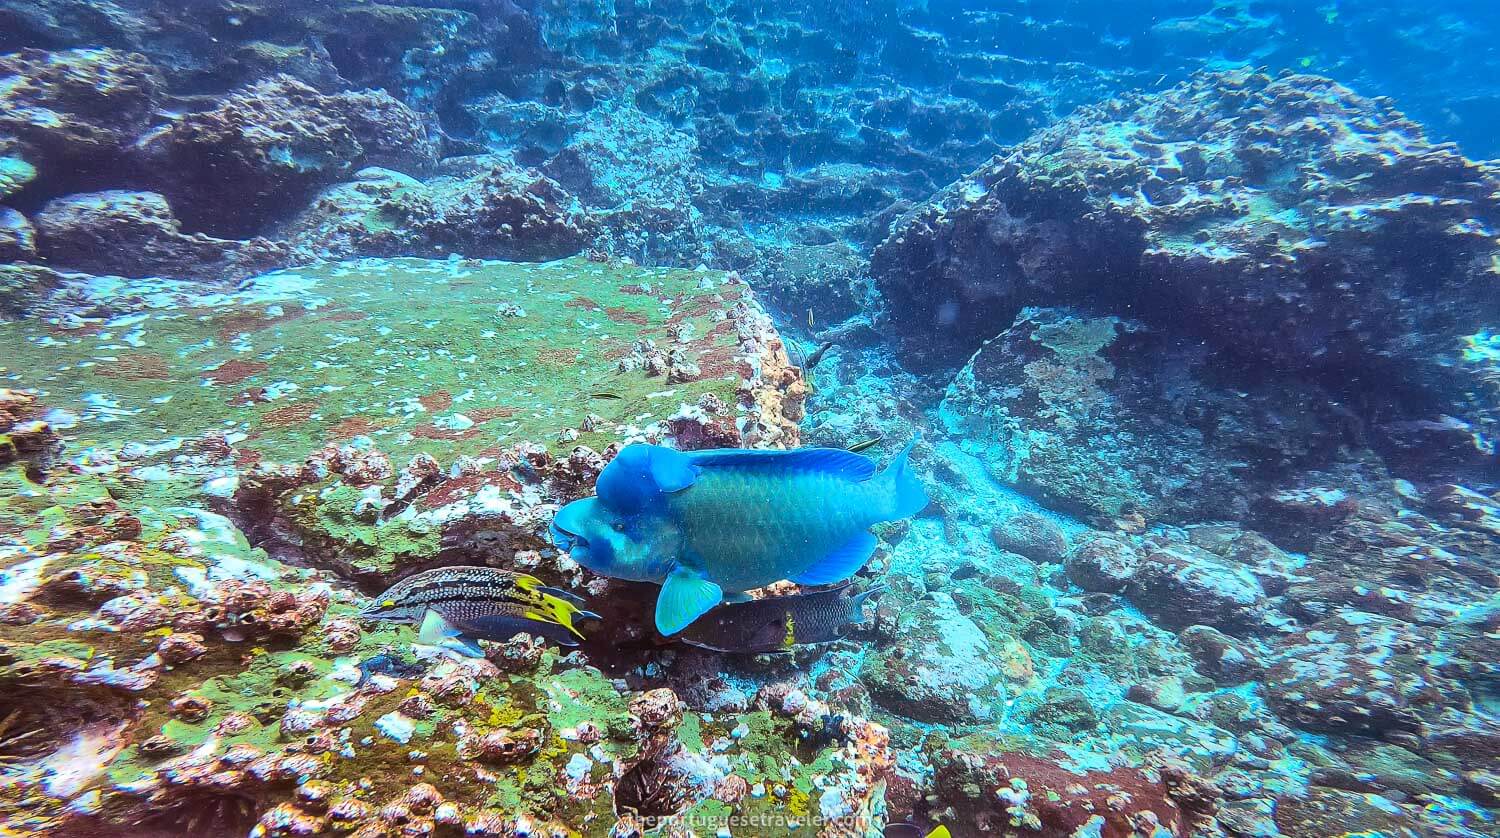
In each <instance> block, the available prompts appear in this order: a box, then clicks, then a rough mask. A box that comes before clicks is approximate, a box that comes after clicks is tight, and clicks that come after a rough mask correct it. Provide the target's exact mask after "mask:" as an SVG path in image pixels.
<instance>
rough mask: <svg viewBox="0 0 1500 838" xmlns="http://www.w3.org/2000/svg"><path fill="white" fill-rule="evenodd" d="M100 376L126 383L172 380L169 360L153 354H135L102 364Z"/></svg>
mask: <svg viewBox="0 0 1500 838" xmlns="http://www.w3.org/2000/svg"><path fill="white" fill-rule="evenodd" d="M99 374H100V375H102V376H104V377H105V378H119V379H123V380H125V381H168V380H170V379H171V378H172V370H171V368H169V367H168V366H167V360H166V359H165V358H163V357H162V356H160V355H157V354H155V353H152V352H135V353H131V354H129V355H121V356H120V357H119V358H117V359H115V360H114V361H106V362H102V363H101V364H100V365H99Z"/></svg>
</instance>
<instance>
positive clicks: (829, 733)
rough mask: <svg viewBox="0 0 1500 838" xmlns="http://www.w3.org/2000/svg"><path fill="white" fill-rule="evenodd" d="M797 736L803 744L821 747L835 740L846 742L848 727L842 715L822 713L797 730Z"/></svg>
mask: <svg viewBox="0 0 1500 838" xmlns="http://www.w3.org/2000/svg"><path fill="white" fill-rule="evenodd" d="M797 738H798V739H800V740H801V741H802V742H803V744H806V745H811V746H813V747H814V748H822V747H824V746H826V745H832V744H834V743H835V742H840V743H841V742H847V741H848V740H849V729H848V727H847V726H846V725H845V724H844V717H843V716H841V715H839V714H837V713H824V714H823V715H822V716H819V717H818V719H817V721H815V722H814V723H813V724H811V725H809V726H807V727H803V728H801V729H800V730H798V731H797Z"/></svg>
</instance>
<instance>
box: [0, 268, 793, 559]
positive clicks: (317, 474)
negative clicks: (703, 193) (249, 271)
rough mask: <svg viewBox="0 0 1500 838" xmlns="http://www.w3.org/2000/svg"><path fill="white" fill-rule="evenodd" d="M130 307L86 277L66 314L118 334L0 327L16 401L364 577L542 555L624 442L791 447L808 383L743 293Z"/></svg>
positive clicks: (86, 327) (456, 279) (298, 275)
mask: <svg viewBox="0 0 1500 838" xmlns="http://www.w3.org/2000/svg"><path fill="white" fill-rule="evenodd" d="M130 288H131V290H132V291H133V292H134V293H133V296H123V295H120V294H119V293H118V292H119V291H120V290H121V286H120V285H119V284H118V281H116V280H111V279H107V278H93V279H87V280H85V279H78V278H73V279H71V280H68V285H67V287H66V288H65V290H64V292H63V293H62V294H59V295H58V297H57V298H54V299H60V298H64V297H69V296H70V295H71V297H79V296H82V297H83V298H85V299H90V300H96V301H97V300H100V299H102V298H106V297H107V298H110V299H111V300H112V307H111V308H106V309H105V311H106V316H102V317H101V316H80V315H79V314H78V313H77V312H75V311H74V310H72V309H70V308H66V307H64V308H62V309H61V310H60V311H59V313H58V315H57V317H55V318H53V319H52V320H50V321H42V320H29V321H25V322H17V323H9V324H0V342H4V343H5V344H6V345H8V346H14V347H16V348H17V351H16V352H15V353H14V356H13V357H12V358H10V359H8V361H7V368H6V370H5V373H6V375H7V378H8V382H9V383H13V384H15V385H18V386H23V387H26V388H29V389H32V390H35V391H37V392H38V393H39V398H40V400H41V401H42V402H43V403H44V404H45V405H46V406H47V407H48V408H49V409H50V413H49V414H48V416H49V417H50V419H51V421H52V424H53V425H54V426H55V427H57V428H59V429H60V430H61V431H62V432H63V433H64V435H65V436H67V438H68V439H69V442H70V444H71V445H72V446H73V453H74V457H75V462H77V463H79V464H81V465H83V466H84V467H86V468H88V469H90V470H92V471H97V472H102V473H108V474H110V475H111V478H110V479H111V480H112V482H114V483H117V484H118V489H119V491H121V492H123V493H126V494H131V495H138V496H141V497H145V498H154V499H156V501H157V502H163V503H177V502H181V501H183V500H184V499H191V498H195V497H199V496H201V495H204V494H207V495H210V496H219V497H229V496H234V500H235V503H236V504H237V506H238V508H240V509H242V510H252V509H253V510H254V511H256V512H265V513H269V514H270V515H271V516H272V517H278V518H281V519H282V520H284V521H285V522H286V524H287V526H288V527H289V528H290V530H291V531H293V532H294V533H296V539H297V541H298V542H299V547H300V548H301V549H303V550H304V551H306V552H307V553H309V554H310V556H311V558H313V559H314V560H315V561H319V562H321V563H324V564H327V565H330V566H333V567H335V568H337V569H340V570H343V571H346V572H349V573H351V574H352V575H355V576H359V577H372V578H373V580H383V579H388V578H390V576H391V575H392V574H394V573H396V571H397V570H398V569H399V568H401V567H409V566H410V565H411V564H412V563H413V562H425V561H431V560H433V559H434V558H435V557H436V555H437V552H438V550H439V549H440V548H450V549H451V548H457V549H463V548H464V545H466V544H470V543H471V542H472V541H473V539H474V538H481V539H483V540H484V541H485V549H486V550H487V551H488V552H493V550H494V549H495V548H497V547H500V548H508V549H510V550H514V549H517V548H522V547H529V548H541V547H543V546H545V542H544V541H542V540H541V535H542V533H543V532H544V530H545V526H544V524H545V521H544V518H545V513H546V512H547V511H548V510H549V509H550V507H548V506H547V505H546V504H547V502H548V501H549V500H550V499H556V497H558V496H566V495H568V494H569V493H576V491H578V490H581V489H584V488H586V484H587V482H588V481H589V480H590V479H591V473H590V469H594V470H597V467H598V466H599V465H601V464H602V463H600V462H599V455H598V454H595V453H594V452H595V451H602V450H603V449H605V448H607V447H608V446H609V445H611V444H613V443H616V442H621V441H625V440H631V439H651V440H659V439H662V438H667V437H671V438H674V439H675V440H676V442H677V444H678V445H679V446H681V447H701V446H703V445H735V444H743V445H787V444H795V441H796V439H797V431H796V426H795V421H796V420H797V419H798V418H800V415H801V399H802V397H803V394H804V385H803V384H802V382H801V379H800V373H799V371H797V370H796V369H795V368H794V367H792V366H791V365H790V363H789V362H788V361H787V358H786V353H785V350H784V349H783V348H782V346H781V342H780V339H779V338H778V337H777V336H776V333H775V330H774V329H773V328H772V326H771V324H770V320H769V318H767V317H766V315H765V314H764V313H763V312H762V311H761V310H760V308H759V307H758V306H757V305H756V303H755V302H754V301H753V299H752V298H751V297H750V295H749V292H748V289H747V288H746V287H745V286H744V285H743V284H742V283H740V282H738V281H736V280H735V279H734V278H733V276H732V275H725V274H719V273H712V272H706V271H702V272H700V271H682V270H663V269H643V268H636V267H633V266H629V265H623V264H617V263H599V262H591V261H588V260H584V259H572V260H565V261H561V262H553V263H544V264H529V263H528V264H509V263H500V262H481V261H472V260H471V261H460V260H445V261H424V260H417V259H394V260H373V259H372V260H364V261H359V262H348V263H330V264H322V265H317V266H313V267H308V268H303V269H300V270H296V271H282V272H278V273H274V274H269V275H266V276H264V277H260V278H257V279H255V280H251V281H248V282H247V283H245V284H243V285H242V286H241V287H240V289H239V290H237V291H235V292H232V293H222V292H215V291H212V290H208V289H205V288H203V287H201V286H196V285H192V284H188V283H177V282H167V281H161V280H143V281H140V282H132V283H131V284H130ZM579 288H587V289H588V293H589V294H590V295H591V296H587V297H586V296H583V295H582V294H580V293H579V292H578V291H577V289H579ZM122 299H123V300H125V301H126V302H124V303H122V302H121V300H122ZM57 305H59V306H63V305H64V304H63V303H58V304H57ZM87 313H88V314H89V315H94V314H95V309H89V310H88V312H87ZM595 394H607V395H609V396H612V397H613V398H607V399H605V398H593V397H591V396H593V395H595ZM75 424H77V425H78V428H72V427H70V426H72V425H75ZM278 463H280V464H287V465H283V466H278V465H276V464H278ZM392 463H398V464H399V463H406V464H407V465H406V467H405V468H404V469H401V468H400V467H399V466H397V465H392ZM398 472H399V474H398ZM549 478H550V479H551V480H550V483H551V484H555V485H550V486H548V487H546V488H544V489H543V490H541V491H538V490H537V489H536V488H535V487H536V486H537V485H539V484H543V483H549ZM388 484H392V485H388ZM527 486H532V489H531V490H530V494H527ZM476 519H483V521H484V523H483V524H482V525H480V524H476ZM478 530H482V531H484V534H482V535H475V531H478Z"/></svg>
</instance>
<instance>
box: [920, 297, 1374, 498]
mask: <svg viewBox="0 0 1500 838" xmlns="http://www.w3.org/2000/svg"><path fill="white" fill-rule="evenodd" d="M1230 375H1232V372H1231V371H1227V370H1225V369H1223V368H1222V367H1219V366H1217V365H1216V364H1215V362H1214V361H1213V359H1212V358H1211V356H1209V354H1208V353H1207V352H1205V351H1204V350H1203V348H1202V347H1201V346H1194V345H1182V344H1180V343H1179V342H1177V341H1174V340H1173V339H1172V338H1171V336H1170V335H1167V334H1163V333H1162V332H1161V331H1159V330H1156V329H1153V328H1151V327H1148V326H1146V325H1145V324H1143V323H1140V322H1137V321H1131V320H1121V319H1120V318H1117V317H1090V316H1086V315H1083V314H1080V313H1079V312H1076V311H1072V310H1067V309H1056V308H1045V309H1026V310H1024V311H1022V312H1021V314H1020V316H1019V317H1017V318H1016V321H1015V322H1014V323H1013V324H1011V325H1010V328H1008V329H1006V330H1005V331H1003V332H1001V333H1000V334H999V335H998V336H997V337H995V338H994V340H992V341H989V342H988V343H986V344H985V345H984V346H983V347H982V348H981V349H980V350H979V351H978V352H976V353H974V356H973V357H972V358H971V359H970V360H969V363H968V364H967V365H966V366H964V368H963V369H962V370H961V371H960V372H959V374H958V376H957V377H956V378H955V379H954V380H953V382H952V383H951V384H950V385H949V387H948V391H947V394H946V395H945V397H944V399H943V402H942V405H941V409H940V415H941V416H942V418H943V421H944V423H945V424H946V425H947V426H948V428H949V430H951V431H953V432H955V433H958V434H961V435H962V436H963V440H962V442H961V443H960V444H961V445H962V446H963V447H964V448H965V449H967V450H969V451H971V452H972V453H974V454H976V455H977V456H978V457H979V458H980V460H982V461H983V462H984V464H985V466H986V467H987V468H988V470H989V471H990V473H991V474H992V475H993V476H994V477H995V478H996V479H998V480H1002V481H1005V482H1008V483H1013V484H1016V485H1019V486H1020V487H1022V488H1023V489H1025V490H1027V491H1028V492H1031V493H1034V494H1036V495H1037V496H1039V497H1041V498H1043V499H1044V500H1046V501H1047V502H1049V503H1051V504H1053V505H1056V506H1059V507H1062V508H1064V509H1068V510H1070V511H1072V512H1075V513H1079V514H1083V515H1086V516H1090V517H1092V518H1096V519H1100V520H1102V521H1106V522H1114V523H1116V524H1121V523H1123V522H1125V521H1127V520H1135V521H1138V522H1139V521H1157V520H1162V519H1167V520H1184V519H1186V520H1194V519H1198V520H1201V519H1205V518H1206V519H1223V518H1234V517H1242V516H1245V515H1247V514H1249V512H1250V509H1251V505H1252V503H1253V501H1254V500H1255V499H1256V498H1258V497H1260V496H1261V495H1262V494H1264V493H1266V492H1270V491H1273V490H1275V489H1277V488H1280V487H1281V486H1282V485H1283V484H1284V483H1285V482H1286V481H1287V480H1289V479H1290V478H1291V477H1292V476H1294V475H1295V474H1297V473H1298V472H1299V471H1300V470H1301V469H1306V468H1310V467H1313V466H1323V465H1326V464H1328V463H1329V462H1331V461H1334V460H1335V459H1336V458H1337V457H1338V456H1339V455H1340V449H1339V445H1340V444H1341V443H1342V442H1345V441H1347V440H1348V436H1347V433H1346V431H1345V425H1346V424H1347V418H1346V417H1345V416H1343V415H1342V414H1341V413H1340V412H1339V411H1338V410H1336V409H1334V408H1332V407H1328V406H1326V404H1327V401H1328V399H1327V396H1326V394H1325V393H1324V392H1323V391H1322V390H1321V389H1319V388H1317V387H1315V386H1313V385H1309V384H1302V383H1298V382H1295V381H1293V382H1276V383H1274V384H1268V383H1264V382H1250V381H1245V382H1243V383H1240V384H1239V386H1233V387H1231V386H1225V385H1224V384H1222V383H1220V381H1221V380H1222V379H1223V378H1225V377H1228V376H1230ZM1247 391H1248V395H1250V396H1253V397H1247Z"/></svg>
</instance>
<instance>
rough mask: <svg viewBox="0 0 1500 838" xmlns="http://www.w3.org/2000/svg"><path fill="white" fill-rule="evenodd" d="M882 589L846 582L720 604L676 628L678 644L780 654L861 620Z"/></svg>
mask: <svg viewBox="0 0 1500 838" xmlns="http://www.w3.org/2000/svg"><path fill="white" fill-rule="evenodd" d="M883 590H885V586H884V585H876V586H875V587H873V588H870V589H869V590H867V591H864V592H863V593H858V594H855V593H853V585H852V583H849V582H845V583H844V584H842V585H840V586H838V587H837V588H829V589H828V590H826V591H813V592H811V593H804V594H792V595H790V596H773V597H766V598H765V599H754V600H751V601H749V602H733V603H728V604H725V605H721V606H719V607H718V608H715V609H714V610H712V611H710V612H708V613H707V614H704V615H703V617H702V618H700V619H698V620H697V621H695V622H694V623H693V624H692V625H690V626H688V627H687V628H685V629H683V630H682V633H681V634H679V635H678V639H680V640H681V641H682V642H684V643H687V644H690V645H693V646H698V647H700V648H703V649H711V650H713V651H715V652H744V653H747V654H749V653H761V652H785V651H787V650H789V649H791V648H792V647H793V646H800V645H803V644H808V643H828V642H830V641H834V640H838V639H839V638H841V637H843V636H844V635H845V634H847V633H848V631H849V629H850V628H851V627H853V626H855V625H858V624H859V623H862V622H864V619H865V618H864V607H865V602H866V601H867V600H869V598H870V597H872V596H875V595H877V594H879V593H880V592H882V591H883Z"/></svg>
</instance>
